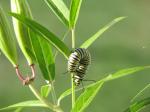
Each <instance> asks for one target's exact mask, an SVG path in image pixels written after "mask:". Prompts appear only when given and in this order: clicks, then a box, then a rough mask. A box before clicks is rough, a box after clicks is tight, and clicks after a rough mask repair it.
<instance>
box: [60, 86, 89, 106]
mask: <svg viewBox="0 0 150 112" xmlns="http://www.w3.org/2000/svg"><path fill="white" fill-rule="evenodd" d="M85 88H86V87H85ZM82 89H83V88H80V89H76V90H75V91H76V92H77V91H80V90H82ZM71 93H72V90H71V89H68V90H66V91H65V92H63V93H62V94H61V95H60V96H59V98H58V102H57V104H58V105H60V102H61V100H62V99H64V98H65V97H66V96H69V95H70V94H71Z"/></svg>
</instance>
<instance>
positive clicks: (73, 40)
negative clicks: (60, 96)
mask: <svg viewBox="0 0 150 112" xmlns="http://www.w3.org/2000/svg"><path fill="white" fill-rule="evenodd" d="M71 35H72V48H73V49H75V30H74V29H72V30H71ZM73 76H74V74H73V73H72V74H71V86H72V108H73V106H74V104H75V85H74V81H73Z"/></svg>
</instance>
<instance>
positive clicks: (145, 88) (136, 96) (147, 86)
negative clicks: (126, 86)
mask: <svg viewBox="0 0 150 112" xmlns="http://www.w3.org/2000/svg"><path fill="white" fill-rule="evenodd" d="M149 87H150V84H147V85H146V86H145V87H144V88H143V89H142V90H140V91H139V92H138V93H137V94H136V95H135V96H134V97H133V98H132V99H131V102H133V101H134V100H135V99H136V98H138V97H139V96H140V95H141V94H142V93H144V92H145V91H146V90H147V89H148V88H149Z"/></svg>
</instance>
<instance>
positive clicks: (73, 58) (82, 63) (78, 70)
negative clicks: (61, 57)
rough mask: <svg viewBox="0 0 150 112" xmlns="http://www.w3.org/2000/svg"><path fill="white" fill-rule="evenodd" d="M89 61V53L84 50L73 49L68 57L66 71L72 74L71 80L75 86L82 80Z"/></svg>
mask: <svg viewBox="0 0 150 112" xmlns="http://www.w3.org/2000/svg"><path fill="white" fill-rule="evenodd" d="M90 61H91V56H90V53H89V51H88V50H87V49H84V48H77V49H75V50H74V52H72V53H71V55H70V56H69V60H68V71H69V72H71V73H74V76H73V80H74V83H75V85H76V86H78V85H80V83H81V81H82V80H83V78H84V76H85V74H86V71H87V68H88V65H89V64H90Z"/></svg>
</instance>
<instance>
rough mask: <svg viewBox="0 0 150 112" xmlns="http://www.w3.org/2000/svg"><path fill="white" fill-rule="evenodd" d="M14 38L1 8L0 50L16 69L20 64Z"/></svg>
mask: <svg viewBox="0 0 150 112" xmlns="http://www.w3.org/2000/svg"><path fill="white" fill-rule="evenodd" d="M13 37H14V35H13V33H12V30H11V28H10V25H9V22H8V19H7V17H6V15H5V13H4V11H3V9H2V8H1V6H0V49H1V51H2V52H3V53H4V55H5V56H6V57H7V58H8V60H9V61H10V62H11V63H12V64H13V66H14V67H15V66H17V65H18V62H17V50H16V45H15V44H16V43H15V41H14V38H13Z"/></svg>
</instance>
